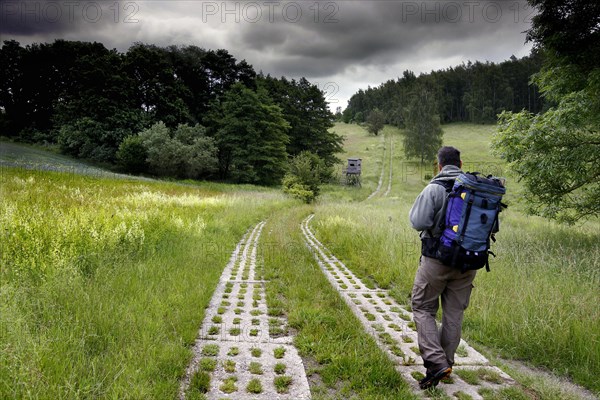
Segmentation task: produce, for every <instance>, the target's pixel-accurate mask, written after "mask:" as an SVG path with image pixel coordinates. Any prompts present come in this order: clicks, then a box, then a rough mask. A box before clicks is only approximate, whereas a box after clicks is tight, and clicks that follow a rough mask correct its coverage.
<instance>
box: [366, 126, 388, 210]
mask: <svg viewBox="0 0 600 400" xmlns="http://www.w3.org/2000/svg"><path fill="white" fill-rule="evenodd" d="M381 141H382V142H383V156H382V157H381V174H379V182H378V183H377V187H376V188H375V190H374V191H373V193H371V194H370V195H369V197H367V200H370V199H372V198H373V197H375V195H377V193H379V191H380V190H381V186H382V185H383V174H384V172H385V153H386V146H385V137H384V136H382V137H381Z"/></svg>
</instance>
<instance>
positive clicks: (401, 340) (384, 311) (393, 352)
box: [301, 214, 515, 399]
mask: <svg viewBox="0 0 600 400" xmlns="http://www.w3.org/2000/svg"><path fill="white" fill-rule="evenodd" d="M313 217H314V214H313V215H310V216H308V217H307V218H306V219H305V220H304V221H302V224H301V229H302V233H303V234H304V238H305V241H306V244H307V246H308V247H309V249H310V250H311V251H312V253H313V255H314V257H315V260H316V261H317V263H318V264H319V266H320V267H321V270H322V271H323V273H324V274H325V276H326V277H327V279H328V280H329V282H330V283H331V285H332V286H333V287H334V288H335V289H336V290H337V291H338V292H339V293H340V296H341V297H342V298H343V299H344V301H345V302H346V304H348V306H349V307H350V309H351V310H352V311H353V312H354V314H355V315H356V317H357V318H358V319H359V321H360V322H361V323H362V324H363V326H364V328H365V330H366V331H367V332H368V333H369V334H370V335H371V336H373V337H374V338H375V340H376V341H377V344H378V345H379V347H380V348H381V349H382V350H383V351H384V352H386V354H387V355H388V356H389V357H390V359H391V360H392V361H393V362H394V363H395V364H396V369H397V370H398V372H399V373H400V374H401V375H402V377H403V378H404V379H405V380H406V381H407V382H408V383H409V384H410V385H411V387H412V388H413V390H414V391H415V392H416V393H418V394H427V392H423V391H421V390H420V389H419V385H418V380H419V379H420V378H421V376H420V374H422V373H423V371H424V369H423V360H422V358H421V357H420V356H419V351H418V347H417V332H416V330H415V326H414V322H413V315H412V313H411V312H410V308H409V307H407V306H404V305H400V304H398V303H397V302H396V301H395V300H394V299H393V298H392V297H391V296H390V295H389V294H388V292H387V291H386V290H381V289H374V290H372V289H369V288H368V287H366V286H365V285H364V284H363V283H362V281H361V280H360V279H359V278H357V277H356V276H355V275H354V274H353V273H352V271H350V270H349V269H348V268H347V267H346V266H345V265H344V263H342V262H341V261H340V260H339V259H338V258H337V257H336V256H335V255H334V254H333V253H331V251H329V250H328V249H327V247H325V246H324V245H323V244H322V243H321V242H319V240H318V239H317V238H316V237H315V235H314V233H313V232H312V230H311V229H310V222H311V220H312V219H313ZM455 362H456V363H455V365H454V367H453V373H452V375H451V379H450V380H449V381H448V382H443V383H441V384H440V385H439V386H438V389H437V390H441V391H443V392H445V393H446V394H447V395H450V396H458V395H457V394H459V393H460V394H462V395H464V396H466V395H468V396H470V398H472V399H483V397H482V396H481V394H480V391H481V390H494V391H495V390H498V389H502V388H504V387H507V386H510V385H513V384H514V383H515V381H514V380H513V379H512V378H511V377H510V376H508V375H507V374H506V373H504V372H503V371H502V370H500V369H499V368H497V367H495V366H492V365H490V363H489V361H488V360H487V359H486V358H485V357H484V356H483V355H481V354H480V353H479V352H477V351H476V350H475V349H473V348H472V347H470V346H469V345H468V344H467V343H466V342H465V341H464V340H461V345H460V346H459V350H458V351H457V354H456V359H455Z"/></svg>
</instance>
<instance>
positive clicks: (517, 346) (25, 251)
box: [0, 124, 600, 400]
mask: <svg viewBox="0 0 600 400" xmlns="http://www.w3.org/2000/svg"><path fill="white" fill-rule="evenodd" d="M334 129H335V130H336V131H337V132H338V133H341V134H342V135H344V136H345V137H346V140H345V151H346V153H345V154H342V155H341V157H340V158H342V159H345V158H346V157H347V156H348V157H350V156H352V157H361V158H363V176H362V186H361V187H347V186H341V185H338V184H330V185H326V186H325V187H324V188H323V193H322V196H321V198H320V199H319V201H318V202H317V203H316V204H313V205H301V204H300V203H299V202H298V201H295V200H291V199H289V198H286V197H285V196H283V195H282V194H281V191H280V190H279V189H278V188H260V187H254V186H234V185H224V184H216V183H199V182H160V181H136V180H132V179H128V178H126V177H118V178H117V177H106V176H102V175H81V174H75V173H73V172H53V171H39V170H28V169H24V168H21V167H17V168H15V167H6V166H3V167H2V169H1V170H0V172H1V174H0V191H1V193H0V207H1V208H0V226H1V227H2V231H0V235H1V243H2V245H1V246H2V248H1V256H0V262H1V271H0V282H1V286H0V326H2V329H1V330H0V398H40V399H55V398H69V399H71V398H119V399H121V398H132V399H141V398H145V399H165V398H175V397H176V395H177V389H178V387H179V381H180V379H181V377H182V375H183V373H184V370H185V368H186V366H187V364H188V362H189V360H190V358H191V355H192V354H191V346H192V344H193V342H194V339H195V338H196V336H197V333H198V328H199V326H200V324H201V321H202V319H203V317H204V309H205V307H206V306H207V304H208V302H209V300H210V298H211V296H212V294H213V291H214V289H215V287H216V285H217V282H218V280H219V276H220V274H221V272H222V270H223V268H224V267H225V265H226V263H227V260H228V259H229V257H230V254H231V252H232V251H233V249H234V248H235V245H236V243H237V242H238V241H239V240H240V238H241V237H242V235H243V234H244V233H245V232H246V230H247V229H248V228H250V227H251V226H253V225H255V224H256V223H257V222H259V221H261V220H266V221H267V225H266V227H265V230H264V233H263V237H262V239H261V246H260V248H259V251H260V257H259V258H260V260H261V262H262V263H263V265H264V275H265V279H266V280H267V281H268V283H267V285H266V294H267V303H268V305H269V308H273V309H279V310H281V313H282V314H283V315H285V317H286V318H287V319H288V321H289V327H290V329H291V330H292V331H293V333H294V334H295V335H296V339H295V345H296V346H297V347H298V349H299V352H300V354H301V355H302V357H303V359H304V362H305V367H306V371H307V375H308V379H309V383H310V385H311V392H312V396H313V398H314V399H316V400H321V399H322V400H325V399H348V398H352V399H398V398H402V399H410V398H414V395H413V394H412V393H411V392H410V389H409V387H408V385H407V384H406V382H404V381H403V380H402V378H401V377H400V375H399V374H398V373H397V372H396V371H395V366H394V365H393V363H392V361H391V360H390V359H389V358H387V357H386V355H385V354H384V353H383V352H382V351H381V350H380V349H379V348H378V347H377V344H376V343H375V341H374V340H373V339H372V337H371V336H370V335H368V334H367V333H366V332H365V331H364V330H363V329H362V327H361V325H360V323H358V320H357V319H356V317H355V316H354V315H353V314H352V312H351V311H350V309H349V308H348V307H347V306H346V305H345V303H344V302H343V300H342V299H341V298H340V296H339V295H338V294H337V293H336V292H335V290H334V289H333V288H332V287H331V285H330V284H329V282H328V281H327V279H326V278H325V276H324V275H323V274H322V273H321V272H320V270H319V267H318V266H317V264H316V263H315V261H314V258H313V257H312V255H311V253H310V252H309V250H308V248H307V247H306V245H305V243H304V240H303V238H302V234H301V231H300V222H301V221H302V220H303V219H304V218H305V217H306V216H307V215H309V214H311V213H314V214H315V218H314V220H313V222H312V227H313V228H314V230H315V232H316V234H317V236H318V238H319V240H320V241H322V242H323V243H324V244H325V245H326V246H327V247H328V248H329V249H330V250H331V251H332V252H333V253H334V254H335V255H336V256H337V257H339V258H340V259H341V260H342V261H344V263H345V264H346V265H347V266H348V267H349V268H350V269H351V270H352V271H353V272H354V273H355V274H357V275H358V276H359V277H360V279H361V280H362V281H363V282H365V283H366V284H368V285H370V286H371V287H373V288H374V287H381V288H384V289H388V290H390V292H391V293H392V295H393V296H394V297H395V298H396V300H398V301H399V302H400V303H403V304H406V303H407V302H408V300H409V295H410V291H411V287H412V280H413V278H414V274H415V272H416V268H417V264H418V259H419V254H420V243H419V239H418V235H417V232H415V231H414V230H412V229H411V227H410V225H409V222H408V217H407V215H408V210H409V209H410V206H411V205H412V202H413V201H414V199H415V197H416V196H417V195H418V193H419V192H420V190H421V189H422V188H423V187H424V186H425V185H426V183H427V181H428V179H429V176H430V175H432V174H433V171H432V169H433V167H432V166H425V167H421V166H420V165H419V164H418V163H416V162H415V161H414V160H406V159H405V157H404V154H403V152H402V136H401V132H400V131H399V130H398V129H396V128H392V127H386V128H385V130H384V132H383V134H380V136H379V137H373V136H369V135H367V133H366V131H365V130H364V129H363V128H361V127H359V126H356V125H346V124H338V125H336V126H335V128H334ZM444 131H445V139H444V140H445V143H447V144H451V145H455V146H457V147H459V148H460V149H461V151H462V153H463V160H464V161H465V169H469V170H475V169H477V170H480V171H481V172H484V173H488V172H489V173H494V174H498V175H502V176H505V177H506V178H507V179H508V190H509V195H507V197H506V199H507V201H508V202H509V204H510V206H509V209H508V210H506V211H505V212H503V214H502V216H501V232H500V234H498V236H497V237H498V242H497V243H496V244H495V245H494V248H493V250H494V252H495V253H496V254H497V255H498V257H497V258H495V259H493V260H492V262H491V264H492V271H491V272H490V273H486V272H485V271H482V272H480V273H479V274H478V277H477V279H476V281H475V286H476V289H475V290H474V292H473V297H472V301H471V305H470V308H469V309H468V310H467V312H466V316H465V326H464V337H465V339H466V340H467V341H469V343H470V344H471V345H473V346H474V347H476V348H477V349H478V350H480V351H482V352H484V353H485V354H486V355H487V356H488V357H490V358H491V359H492V360H493V361H494V362H495V363H498V364H499V365H501V366H503V367H504V368H505V369H506V370H507V371H508V372H509V373H511V374H512V375H513V376H514V377H516V378H517V379H518V380H519V383H520V384H521V387H523V388H524V391H523V392H520V393H528V394H529V396H526V397H531V398H539V399H567V398H569V399H570V398H573V399H575V398H577V397H576V396H572V395H570V394H566V393H564V392H562V391H561V390H562V389H561V388H558V387H555V386H552V387H550V386H549V385H548V384H547V382H545V381H543V380H540V379H537V378H531V377H530V376H528V375H527V374H518V373H517V372H516V371H515V370H512V369H511V367H510V366H509V365H503V361H502V360H503V359H506V360H519V361H523V362H524V363H526V364H527V365H529V366H532V367H537V368H541V369H545V370H548V371H550V372H553V373H555V374H557V375H560V376H565V377H568V378H570V379H572V380H573V381H574V382H576V383H578V384H580V385H582V386H584V387H586V388H588V389H590V390H592V391H593V392H595V393H596V394H600V386H599V385H598V382H597V379H596V377H597V376H598V375H599V374H600V310H599V309H598V306H597V305H598V303H600V294H599V293H598V289H597V288H598V287H599V284H600V273H599V272H598V271H600V265H599V263H600V262H599V260H600V254H599V249H598V246H597V243H598V242H600V240H599V239H600V237H599V236H600V234H599V233H598V232H599V229H598V228H600V223H599V222H598V221H588V222H586V223H583V224H580V225H577V226H565V225H560V224H557V223H554V222H551V221H548V220H545V219H542V218H537V217H529V216H526V215H525V214H524V213H523V212H522V206H521V204H520V201H519V198H520V196H519V193H521V191H522V188H521V187H520V185H519V183H518V182H517V181H516V179H515V178H514V177H513V176H511V174H510V173H509V172H508V171H507V170H506V167H505V165H504V164H503V162H502V161H501V160H498V159H496V158H494V157H493V156H492V155H491V154H490V152H489V142H490V138H491V135H492V134H493V131H494V128H493V127H492V126H486V125H467V124H453V125H447V126H444ZM392 142H393V148H394V152H393V158H392V165H393V175H392V182H391V183H392V185H391V191H390V192H389V193H388V194H387V195H385V193H384V192H385V191H386V188H387V186H388V185H389V176H390V175H389V159H388V157H389V156H390V153H389V149H390V143H392ZM26 156H27V152H26V151H25V157H26ZM35 157H38V156H35ZM39 157H43V155H39ZM9 161H10V160H9ZM382 168H383V171H384V173H383V175H381V172H382ZM339 169H340V171H341V167H340V168H339ZM380 176H383V182H382V183H383V184H382V189H381V191H380V193H378V194H377V195H376V196H374V197H373V198H372V199H369V200H366V199H367V197H368V196H369V195H370V194H372V193H373V192H374V191H375V189H376V187H377V185H378V181H379V178H380ZM494 398H495V397H494Z"/></svg>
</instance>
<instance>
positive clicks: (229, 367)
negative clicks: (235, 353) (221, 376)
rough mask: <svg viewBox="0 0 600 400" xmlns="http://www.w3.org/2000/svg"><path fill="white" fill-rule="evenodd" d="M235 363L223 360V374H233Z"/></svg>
mask: <svg viewBox="0 0 600 400" xmlns="http://www.w3.org/2000/svg"><path fill="white" fill-rule="evenodd" d="M235 365H236V364H235V361H233V360H225V361H223V369H224V370H225V372H227V373H230V374H231V373H234V372H235Z"/></svg>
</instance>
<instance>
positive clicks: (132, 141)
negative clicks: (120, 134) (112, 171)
mask: <svg viewBox="0 0 600 400" xmlns="http://www.w3.org/2000/svg"><path fill="white" fill-rule="evenodd" d="M147 158H148V151H147V150H146V147H145V146H144V141H143V138H142V137H141V136H138V135H136V136H128V137H126V138H125V139H124V140H123V141H122V142H121V144H120V145H119V150H118V151H117V162H118V163H119V165H120V166H121V167H122V168H123V169H124V170H125V171H127V172H132V173H140V172H145V171H147V170H148V163H147V162H146V159H147Z"/></svg>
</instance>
